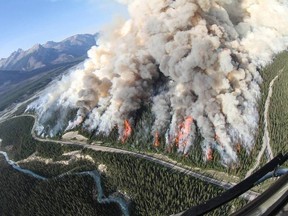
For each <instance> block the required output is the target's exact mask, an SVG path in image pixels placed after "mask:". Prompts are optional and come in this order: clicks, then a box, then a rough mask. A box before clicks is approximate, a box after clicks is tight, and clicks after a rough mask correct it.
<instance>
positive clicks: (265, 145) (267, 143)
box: [246, 68, 285, 178]
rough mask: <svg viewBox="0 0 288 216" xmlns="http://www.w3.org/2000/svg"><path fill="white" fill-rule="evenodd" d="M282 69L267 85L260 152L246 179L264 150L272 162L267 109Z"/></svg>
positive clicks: (255, 166) (254, 168)
mask: <svg viewBox="0 0 288 216" xmlns="http://www.w3.org/2000/svg"><path fill="white" fill-rule="evenodd" d="M284 69H285V68H282V69H281V70H280V71H279V73H278V75H277V76H275V77H274V79H273V80H272V81H271V82H270V84H269V91H268V95H267V99H266V101H265V109H264V135H263V138H262V142H263V144H262V147H261V150H260V152H259V154H258V156H257V158H256V162H255V164H254V166H253V167H252V168H251V169H250V170H249V171H248V172H247V174H246V178H247V177H248V176H250V175H251V174H252V173H253V172H254V171H255V170H256V169H257V167H258V166H259V164H260V161H261V158H262V157H263V154H264V152H265V150H266V151H267V156H268V158H269V159H270V160H272V159H273V157H274V156H273V151H272V149H271V145H270V137H269V129H268V126H269V107H270V101H271V97H272V94H273V86H274V83H275V81H276V80H277V79H278V77H279V76H280V75H281V73H282V72H283V70H284Z"/></svg>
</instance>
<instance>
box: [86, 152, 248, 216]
mask: <svg viewBox="0 0 288 216" xmlns="http://www.w3.org/2000/svg"><path fill="white" fill-rule="evenodd" d="M83 153H84V154H89V155H90V156H92V157H93V159H94V160H95V161H96V162H97V163H98V164H101V163H103V164H105V165H106V166H107V167H108V173H107V175H106V177H105V178H104V182H105V184H108V185H110V187H113V186H114V187H116V188H117V190H120V191H125V192H126V193H127V194H128V195H129V196H130V197H131V199H132V201H133V208H132V215H145V216H146V215H151V216H152V215H153V216H154V215H155V216H156V215H163V216H164V215H171V214H175V213H179V212H182V211H184V210H187V209H188V208H189V207H192V206H194V205H197V204H200V203H202V202H204V201H206V200H208V199H211V198H212V197H215V196H217V194H220V193H221V192H223V189H222V188H219V187H217V186H214V185H212V184H209V183H207V182H203V181H201V180H199V179H196V178H194V177H191V176H188V175H185V174H184V173H180V172H178V171H174V170H171V169H169V168H166V167H163V166H161V165H159V164H156V163H153V162H150V161H147V160H145V159H141V158H136V157H134V156H131V155H125V154H117V153H108V152H96V151H93V150H90V149H84V150H83ZM245 203H246V201H245V200H242V199H240V198H239V199H236V200H234V201H232V202H231V203H229V204H227V205H224V206H222V207H221V208H219V209H217V210H215V211H214V212H212V213H210V214H208V215H229V214H230V213H231V211H232V207H233V210H236V209H238V208H240V207H242V206H243V205H244V204H245Z"/></svg>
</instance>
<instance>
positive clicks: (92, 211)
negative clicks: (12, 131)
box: [0, 157, 121, 216]
mask: <svg viewBox="0 0 288 216" xmlns="http://www.w3.org/2000/svg"><path fill="white" fill-rule="evenodd" d="M1 159H2V160H1ZM0 170H1V175H0V213H1V216H19V215H37V216H48V215H49V216H50V215H57V216H58V215H59V216H67V215H71V216H72V215H73V216H75V215H76V216H77V215H79V216H80V215H81V216H82V215H85V216H86V215H87V216H89V215H91V216H95V215H97V216H107V215H109V216H110V215H111V216H114V215H115V216H118V215H121V210H120V209H119V207H118V206H117V205H116V204H99V203H98V202H97V198H96V196H93V192H95V190H96V187H95V183H94V180H93V179H92V178H91V177H89V176H77V175H69V176H65V177H63V178H61V179H50V180H48V181H42V180H37V179H35V178H33V177H30V176H28V175H25V174H23V173H20V172H18V171H16V170H14V169H13V168H11V166H9V165H7V163H6V162H5V161H4V160H3V157H0Z"/></svg>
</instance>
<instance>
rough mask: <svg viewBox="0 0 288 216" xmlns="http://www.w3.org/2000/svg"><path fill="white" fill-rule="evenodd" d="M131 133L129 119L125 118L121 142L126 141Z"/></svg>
mask: <svg viewBox="0 0 288 216" xmlns="http://www.w3.org/2000/svg"><path fill="white" fill-rule="evenodd" d="M131 134H132V127H131V125H130V123H129V121H128V120H127V119H126V120H125V121H124V132H123V136H122V138H121V141H122V143H125V142H126V141H127V139H128V138H129V137H130V136H131Z"/></svg>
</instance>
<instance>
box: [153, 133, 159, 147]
mask: <svg viewBox="0 0 288 216" xmlns="http://www.w3.org/2000/svg"><path fill="white" fill-rule="evenodd" d="M154 146H155V147H159V146H160V141H159V133H158V131H157V132H156V133H155V137H154Z"/></svg>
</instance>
